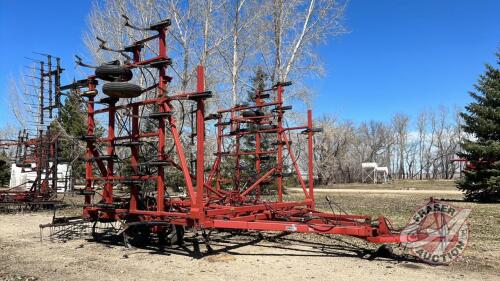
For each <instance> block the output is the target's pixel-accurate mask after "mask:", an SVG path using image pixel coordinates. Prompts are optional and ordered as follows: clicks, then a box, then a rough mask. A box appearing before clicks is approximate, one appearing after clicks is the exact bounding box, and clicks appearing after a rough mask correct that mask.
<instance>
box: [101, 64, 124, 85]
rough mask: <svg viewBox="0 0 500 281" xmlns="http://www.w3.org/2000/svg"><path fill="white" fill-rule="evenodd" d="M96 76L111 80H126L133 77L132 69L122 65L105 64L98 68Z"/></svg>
mask: <svg viewBox="0 0 500 281" xmlns="http://www.w3.org/2000/svg"><path fill="white" fill-rule="evenodd" d="M95 76H96V77H97V78H99V79H102V80H105V81H111V82H126V81H130V79H132V77H133V74H132V71H131V70H130V69H128V68H125V67H123V66H121V65H113V64H103V65H101V66H99V67H97V68H96V70H95Z"/></svg>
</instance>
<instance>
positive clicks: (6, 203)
mask: <svg viewBox="0 0 500 281" xmlns="http://www.w3.org/2000/svg"><path fill="white" fill-rule="evenodd" d="M40 55H42V56H43V57H44V60H34V61H35V63H34V65H33V66H30V67H28V68H29V69H30V70H32V74H33V75H26V76H27V77H28V78H30V80H31V81H32V83H34V84H26V85H25V87H26V89H27V90H26V93H24V94H25V96H26V97H27V98H26V100H25V102H29V101H33V100H36V101H35V102H34V103H33V104H29V103H27V104H26V105H28V106H29V107H30V108H33V109H34V111H32V112H31V113H32V114H33V115H34V118H33V120H34V121H33V122H32V123H31V124H30V125H31V126H30V127H31V129H24V130H22V131H20V132H19V135H18V138H17V140H7V141H4V142H3V143H1V146H3V148H4V149H10V150H13V149H15V156H14V157H13V159H11V160H12V162H13V165H12V169H11V180H10V186H9V188H6V189H1V190H0V210H2V211H19V210H38V209H45V208H53V207H54V206H56V205H60V204H61V201H59V200H57V188H58V186H61V184H65V183H66V182H67V181H66V178H67V177H66V175H61V174H60V172H59V171H58V169H59V167H60V164H61V163H62V162H61V160H62V159H61V155H60V154H61V153H60V144H59V134H58V133H57V132H55V131H54V130H53V128H52V126H51V124H52V122H53V121H54V120H56V119H57V118H58V116H59V111H60V108H61V89H60V86H61V79H60V77H61V73H62V72H63V68H61V65H60V59H59V58H57V57H53V56H51V55H46V54H40ZM54 60H55V62H54ZM28 89H29V90H28ZM30 133H31V134H30ZM32 135H33V136H32Z"/></svg>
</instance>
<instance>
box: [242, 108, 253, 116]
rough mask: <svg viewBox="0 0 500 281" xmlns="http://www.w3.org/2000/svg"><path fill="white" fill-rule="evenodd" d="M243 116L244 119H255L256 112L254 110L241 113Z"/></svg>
mask: <svg viewBox="0 0 500 281" xmlns="http://www.w3.org/2000/svg"><path fill="white" fill-rule="evenodd" d="M241 116H243V117H255V112H254V111H252V110H247V111H243V112H242V113H241Z"/></svg>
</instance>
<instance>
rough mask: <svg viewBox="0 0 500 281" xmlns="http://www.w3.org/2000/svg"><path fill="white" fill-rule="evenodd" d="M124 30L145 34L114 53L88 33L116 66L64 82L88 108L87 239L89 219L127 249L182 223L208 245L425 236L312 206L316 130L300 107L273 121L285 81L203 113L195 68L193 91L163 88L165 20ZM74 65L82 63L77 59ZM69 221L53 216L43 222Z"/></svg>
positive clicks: (176, 234) (164, 236)
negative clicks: (288, 235)
mask: <svg viewBox="0 0 500 281" xmlns="http://www.w3.org/2000/svg"><path fill="white" fill-rule="evenodd" d="M125 25H126V26H127V27H128V28H133V29H139V30H143V31H144V30H149V31H151V32H153V35H151V36H150V37H147V38H145V39H142V40H139V41H136V42H134V43H133V44H131V45H130V46H127V47H125V48H123V49H120V50H116V49H112V48H110V47H108V46H107V45H106V42H105V41H104V40H102V39H99V40H100V41H101V45H100V47H101V49H103V50H107V51H111V52H118V53H120V54H122V55H123V56H124V57H125V58H126V61H125V62H123V63H122V62H119V61H114V62H111V63H107V64H102V65H100V66H95V67H94V68H95V75H91V76H89V77H87V78H86V79H83V80H80V81H76V82H75V83H73V84H71V85H68V86H67V87H68V88H71V87H72V88H75V89H76V88H77V89H79V90H80V92H81V97H82V98H84V99H85V101H86V106H87V132H86V135H84V136H82V140H83V141H84V142H85V143H86V157H85V161H86V162H85V168H86V169H85V171H86V181H85V187H84V188H83V189H81V190H80V191H79V193H80V194H81V195H82V196H84V198H85V199H84V207H83V214H82V217H81V218H80V221H81V222H85V223H91V224H92V225H93V231H92V233H93V234H94V235H96V236H97V232H98V231H97V228H98V227H97V226H98V225H99V224H106V223H109V224H114V227H115V228H117V229H120V230H119V231H118V233H120V234H122V235H123V238H124V240H125V243H126V244H134V242H136V241H140V240H144V239H149V237H151V236H155V237H157V238H158V239H161V240H167V241H169V242H170V243H171V244H173V243H174V242H179V241H182V238H183V236H184V231H186V230H193V231H195V232H202V233H203V237H204V238H205V242H207V243H208V237H207V236H208V234H207V231H208V232H210V231H211V230H221V231H224V230H244V231H247V230H253V231H275V232H302V233H320V234H338V235H348V236H352V237H357V238H360V239H364V240H366V241H368V242H373V243H401V242H405V241H409V240H414V239H422V238H424V237H427V236H428V235H426V234H422V237H420V236H417V237H415V236H413V237H408V236H405V235H402V234H401V233H399V232H396V231H394V230H392V229H391V227H390V224H389V223H388V221H387V219H386V218H384V217H383V216H380V217H378V218H372V217H371V216H367V215H350V214H342V213H340V212H339V213H327V212H323V211H318V210H316V207H315V196H314V169H313V163H314V161H313V153H314V151H313V138H314V135H315V134H316V133H321V129H320V128H316V127H314V124H313V118H312V112H311V110H308V111H307V122H306V123H305V124H303V125H297V126H285V124H286V122H284V116H285V114H286V113H287V111H289V110H290V109H291V108H292V107H291V106H290V105H286V104H285V103H284V95H285V89H286V87H288V86H290V85H291V82H278V83H276V84H275V85H273V86H272V87H271V88H269V89H257V90H256V91H255V94H254V95H253V96H252V97H251V102H249V103H245V104H237V105H235V106H233V107H231V108H229V109H220V110H218V111H216V112H215V113H211V114H208V113H207V112H206V110H205V105H206V100H207V99H209V98H211V97H212V92H210V91H207V90H206V89H205V76H204V68H203V67H202V66H198V67H197V69H196V75H197V83H196V90H195V91H193V92H182V93H177V94H174V93H171V92H169V90H168V87H169V84H170V82H171V80H172V78H171V77H169V76H167V69H168V68H169V67H170V66H171V63H172V60H171V58H169V57H168V55H167V46H166V35H167V29H168V27H169V25H170V21H169V20H165V21H161V22H159V23H157V24H153V25H151V26H149V27H146V28H138V27H135V26H133V25H132V24H131V23H130V22H129V21H128V19H126V24H125ZM145 44H148V46H149V48H151V47H152V46H156V47H155V48H156V50H155V52H154V53H155V55H153V56H152V57H150V58H146V56H145V54H144V53H143V50H144V46H145ZM77 63H78V64H80V65H82V66H87V67H92V66H90V65H88V64H85V63H83V62H82V61H81V60H79V61H78V62H77ZM144 71H147V72H148V73H150V74H152V75H153V74H154V76H155V79H153V81H152V83H151V84H150V85H147V86H139V85H137V84H133V83H132V82H129V81H131V80H132V79H133V73H138V72H140V73H142V74H143V75H144ZM100 81H106V82H104V85H103V86H102V92H103V93H104V94H105V95H106V97H104V98H101V99H97V97H98V88H97V85H98V84H99V82H100ZM132 81H135V80H132ZM175 103H179V104H180V105H183V106H182V108H188V106H187V104H188V103H191V105H192V107H191V108H192V112H191V113H185V112H183V111H181V112H174V110H173V109H174V104H175ZM184 104H186V105H185V106H184ZM188 114H192V120H193V124H194V125H193V126H192V128H191V131H190V138H191V140H192V143H193V150H194V151H196V153H195V156H196V159H188V157H186V152H185V151H186V149H185V146H186V141H184V140H183V139H182V137H181V134H182V129H183V125H182V124H183V123H184V122H183V121H182V122H178V121H177V119H178V118H177V117H178V116H180V118H181V119H182V120H184V117H186V115H188ZM98 116H100V117H98ZM97 123H100V124H101V125H103V124H105V125H104V126H106V127H105V128H104V130H103V132H102V133H98V132H97V129H96V124H97ZM180 123H181V124H180ZM207 124H213V125H214V126H215V132H214V134H212V136H215V137H214V139H215V143H216V150H215V151H208V150H209V149H207V146H208V145H207V143H208V142H207V140H206V138H207V135H208V134H206V132H207V131H208V129H207V128H209V127H208V126H207ZM210 128H212V127H210ZM292 132H293V134H294V136H296V137H297V136H300V137H303V138H305V141H304V143H305V144H306V145H305V146H306V147H305V149H302V150H303V151H302V153H303V154H304V155H306V156H307V161H306V162H307V169H306V171H303V170H302V169H301V167H300V166H299V162H298V157H297V155H296V154H295V152H296V151H297V148H294V144H292V139H291V138H292ZM212 153H213V156H214V157H210V158H214V161H213V162H212V163H210V164H208V163H207V162H208V161H205V158H207V159H208V158H209V157H207V155H208V156H212ZM189 160H191V161H192V163H193V165H190V164H191V161H189ZM174 174H175V175H180V177H181V180H180V182H181V184H178V183H177V184H176V183H173V181H172V177H173V176H172V175H174ZM303 174H304V175H303ZM289 176H294V177H295V178H296V179H295V180H296V182H298V184H299V185H300V187H301V188H302V192H303V198H302V199H301V200H297V201H286V200H285V196H284V184H285V182H286V181H285V180H284V178H285V177H289ZM179 186H180V187H181V189H182V190H181V191H179V188H178V187H179ZM332 211H333V208H332ZM68 223H70V224H71V222H69V221H64V219H63V220H62V221H57V220H56V221H54V222H53V223H51V224H47V225H44V226H43V227H51V228H53V227H57V226H59V225H65V224H68Z"/></svg>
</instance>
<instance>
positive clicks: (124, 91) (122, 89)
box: [102, 82, 142, 99]
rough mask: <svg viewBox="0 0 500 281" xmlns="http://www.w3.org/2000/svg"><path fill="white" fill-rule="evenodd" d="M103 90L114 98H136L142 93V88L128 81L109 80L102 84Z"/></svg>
mask: <svg viewBox="0 0 500 281" xmlns="http://www.w3.org/2000/svg"><path fill="white" fill-rule="evenodd" d="M102 92H103V93H104V94H105V95H107V96H110V97H112V98H125V99H129V98H135V97H138V96H140V95H141V94H142V88H141V87H140V86H138V85H135V84H132V83H127V82H109V83H106V84H104V85H103V86H102Z"/></svg>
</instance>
